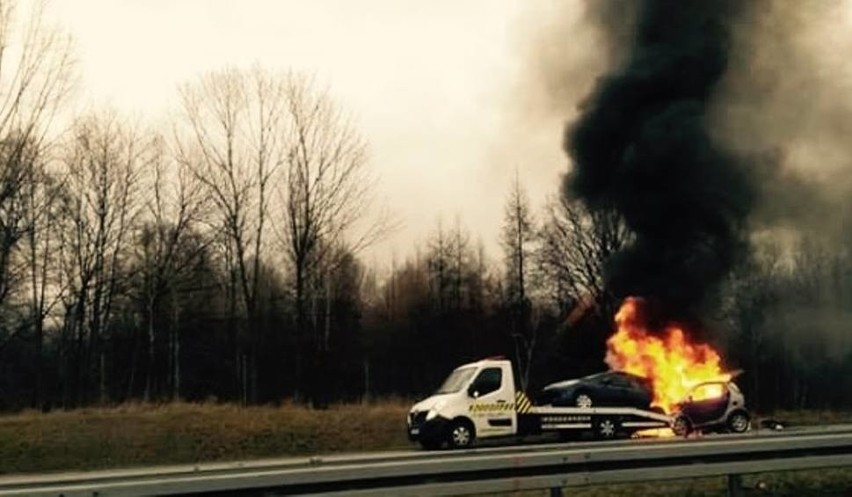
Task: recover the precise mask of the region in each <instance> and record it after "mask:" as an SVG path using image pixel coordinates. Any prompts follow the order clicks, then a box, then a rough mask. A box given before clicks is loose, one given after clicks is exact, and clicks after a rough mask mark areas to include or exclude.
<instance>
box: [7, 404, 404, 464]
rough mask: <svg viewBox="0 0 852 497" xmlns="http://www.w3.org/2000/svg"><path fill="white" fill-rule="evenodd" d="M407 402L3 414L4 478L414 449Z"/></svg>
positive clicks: (151, 407)
mask: <svg viewBox="0 0 852 497" xmlns="http://www.w3.org/2000/svg"><path fill="white" fill-rule="evenodd" d="M409 407H410V406H409V405H408V403H403V402H385V403H382V404H379V405H340V406H334V407H332V408H330V409H327V410H311V409H307V408H304V407H297V406H283V407H249V408H241V407H237V406H232V405H217V404H186V403H179V404H167V405H160V406H157V405H131V406H121V407H115V408H103V409H100V408H99V409H80V410H76V411H67V412H53V413H47V414H42V413H36V412H24V413H21V414H14V415H6V416H0V473H2V474H9V473H24V472H45V471H60V470H61V471H67V470H89V469H101V468H117V467H130V466H144V465H164V464H178V463H196V462H207V461H228V460H245V459H255V458H266V457H284V456H290V455H300V454H317V453H334V452H359V451H368V450H381V449H394V448H407V447H411V445H410V443H409V442H408V440H407V439H406V434H405V415H406V413H407V411H408V409H409Z"/></svg>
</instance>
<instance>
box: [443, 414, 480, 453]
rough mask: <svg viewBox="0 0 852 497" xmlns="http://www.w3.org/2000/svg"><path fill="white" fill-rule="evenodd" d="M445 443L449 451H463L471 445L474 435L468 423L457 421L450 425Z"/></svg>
mask: <svg viewBox="0 0 852 497" xmlns="http://www.w3.org/2000/svg"><path fill="white" fill-rule="evenodd" d="M447 435H448V436H447V441H448V442H449V444H450V448H451V449H464V448H467V447H470V446H471V445H473V440H474V438H475V434H474V431H473V425H472V424H470V421H467V420H464V419H459V420H456V421H453V422H452V424H450V429H449V430H448V432H447Z"/></svg>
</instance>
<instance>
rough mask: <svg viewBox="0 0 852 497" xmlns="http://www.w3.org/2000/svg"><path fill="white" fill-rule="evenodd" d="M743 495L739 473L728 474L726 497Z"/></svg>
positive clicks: (740, 496)
mask: <svg viewBox="0 0 852 497" xmlns="http://www.w3.org/2000/svg"><path fill="white" fill-rule="evenodd" d="M742 496H743V479H742V476H740V475H728V497H742Z"/></svg>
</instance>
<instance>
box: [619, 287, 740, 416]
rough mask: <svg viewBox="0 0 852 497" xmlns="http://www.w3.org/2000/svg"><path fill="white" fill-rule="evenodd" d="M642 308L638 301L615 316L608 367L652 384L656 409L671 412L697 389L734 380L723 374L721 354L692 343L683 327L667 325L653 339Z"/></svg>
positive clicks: (627, 303) (632, 300) (628, 303)
mask: <svg viewBox="0 0 852 497" xmlns="http://www.w3.org/2000/svg"><path fill="white" fill-rule="evenodd" d="M642 305H643V300H642V299H640V298H636V297H629V298H627V299H625V301H624V303H623V304H622V305H621V308H620V309H619V310H618V313H617V314H616V315H615V323H616V325H617V327H618V331H617V332H616V333H615V334H614V335H613V336H612V337H610V338H609V340H607V355H606V363H607V364H608V365H609V366H610V367H611V368H612V369H616V370H621V371H626V372H628V373H632V374H635V375H638V376H643V377H645V378H648V379H649V380H651V382H652V384H653V387H654V400H653V402H652V405H654V406H659V407H661V408H663V409H664V410H665V411H666V412H671V411H672V408H673V407H674V405H675V404H676V403H677V402H679V401H681V400H683V398H684V397H685V396H686V395H687V393H688V392H689V390H690V389H691V388H692V387H694V386H695V385H697V384H699V383H703V382H705V381H728V380H730V379H731V375H730V374H729V373H725V372H724V371H722V368H721V366H720V363H721V358H720V357H719V354H718V353H717V352H716V351H715V350H714V349H713V348H712V347H711V346H709V345H707V344H704V343H690V341H689V340H688V339H687V337H686V335H685V334H684V332H683V329H681V328H680V327H679V326H677V325H667V326H666V327H665V329H663V330H662V332H660V333H654V334H653V335H652V334H651V333H650V332H649V330H648V328H647V325H646V323H644V322H642V316H641V312H640V311H641V306H642Z"/></svg>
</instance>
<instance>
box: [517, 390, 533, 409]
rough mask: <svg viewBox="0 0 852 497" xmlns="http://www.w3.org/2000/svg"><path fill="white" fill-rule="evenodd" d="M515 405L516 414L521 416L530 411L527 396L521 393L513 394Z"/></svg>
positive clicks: (530, 405) (530, 403)
mask: <svg viewBox="0 0 852 497" xmlns="http://www.w3.org/2000/svg"><path fill="white" fill-rule="evenodd" d="M515 405H516V406H517V410H518V412H519V413H521V414H526V413H528V412H530V409H532V402H530V399H529V398H528V397H527V394H525V393H524V392H521V391H518V392H517V393H515Z"/></svg>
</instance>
